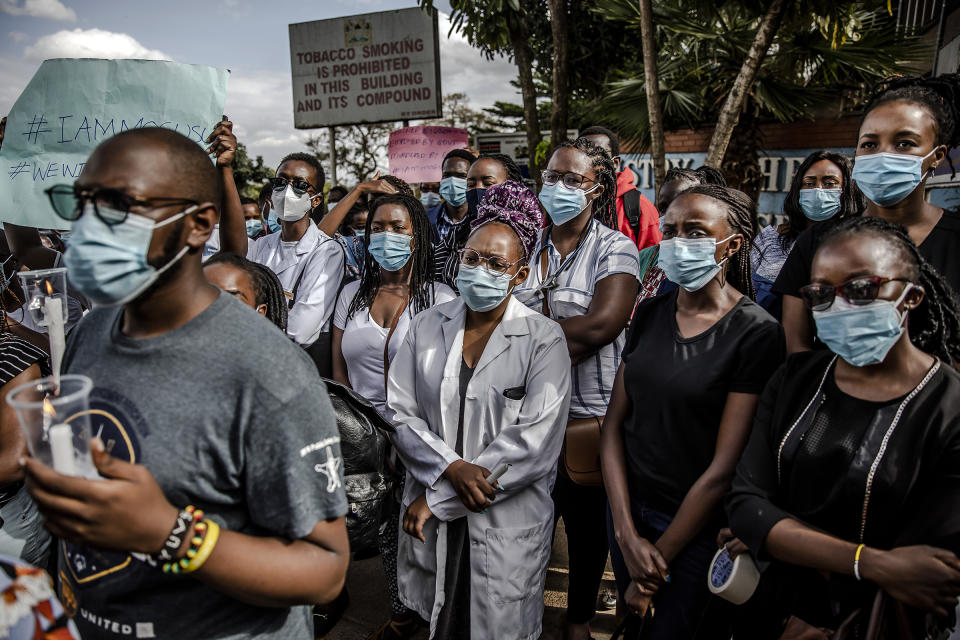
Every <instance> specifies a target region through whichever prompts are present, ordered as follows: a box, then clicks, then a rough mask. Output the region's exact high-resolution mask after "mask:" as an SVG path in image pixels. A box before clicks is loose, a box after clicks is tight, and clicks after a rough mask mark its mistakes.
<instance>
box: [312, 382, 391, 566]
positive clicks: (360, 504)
mask: <svg viewBox="0 0 960 640" xmlns="http://www.w3.org/2000/svg"><path fill="white" fill-rule="evenodd" d="M324 383H326V385H327V392H328V393H329V395H330V403H331V404H332V405H333V411H334V414H335V415H336V416H337V430H338V431H339V432H340V452H341V454H342V455H343V476H344V478H343V488H344V490H345V491H346V493H347V502H349V503H350V507H349V511H348V512H347V534H348V536H349V537H350V551H351V552H352V555H353V558H354V559H355V560H363V559H364V558H371V557H373V556H376V555H377V554H378V553H379V549H378V545H377V540H378V538H379V537H380V534H381V533H382V532H383V531H385V530H386V527H388V526H393V527H396V526H397V523H396V522H392V521H391V518H390V513H391V506H392V501H393V500H394V496H393V490H394V487H395V486H396V484H397V477H396V475H395V474H394V472H393V471H391V470H390V468H389V466H388V465H387V451H388V450H389V442H388V440H387V434H388V433H393V431H394V429H393V425H392V424H390V423H389V422H387V420H386V419H385V418H384V417H383V416H381V415H380V412H379V411H377V409H376V408H375V407H374V406H373V405H372V404H370V403H369V402H367V401H366V400H365V399H364V398H363V397H361V396H360V395H359V394H357V393H356V392H354V391H353V390H352V389H349V388H347V387H346V386H344V385H342V384H340V383H339V382H335V381H333V380H327V379H324Z"/></svg>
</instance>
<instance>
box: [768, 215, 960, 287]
mask: <svg viewBox="0 0 960 640" xmlns="http://www.w3.org/2000/svg"><path fill="white" fill-rule="evenodd" d="M831 226H832V225H830V224H818V225H813V226H812V227H811V228H809V229H807V230H806V231H804V232H803V233H801V234H800V236H799V237H798V238H797V243H796V244H795V245H794V246H793V250H792V251H790V255H789V256H788V257H787V261H786V262H785V263H784V264H783V269H781V270H780V275H779V276H777V281H776V282H775V283H774V285H773V291H774V293H778V294H780V295H787V296H794V297H797V298H799V297H800V287H803V286H805V285H808V284H810V268H811V267H812V266H813V256H814V254H815V253H816V252H817V249H819V248H820V242H821V241H822V240H823V237H824V235H825V234H826V232H827V231H829V230H830V228H831ZM918 249H919V250H920V255H922V256H923V257H924V259H925V260H926V261H927V262H929V263H930V264H931V265H932V266H933V268H934V269H936V270H937V271H938V272H939V273H940V275H941V276H943V277H944V279H945V280H946V281H947V282H948V283H950V286H951V287H953V289H954V291H960V258H958V256H957V251H958V250H960V212H958V211H956V210H949V209H944V210H943V215H942V216H941V217H940V221H939V222H937V224H936V225H935V226H934V227H933V229H931V230H930V234H929V235H928V236H927V237H926V239H924V241H923V242H922V243H920V246H919V247H918Z"/></svg>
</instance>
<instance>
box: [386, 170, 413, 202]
mask: <svg viewBox="0 0 960 640" xmlns="http://www.w3.org/2000/svg"><path fill="white" fill-rule="evenodd" d="M380 179H381V180H386V181H387V182H388V183H390V185H392V186H393V188H395V189H396V190H397V192H398V193H402V194H404V195H407V196H410V197H413V189H411V188H410V185H409V184H407V182H406V181H405V180H402V179H401V178H398V177H397V176H394V175H389V174H387V175H385V176H380Z"/></svg>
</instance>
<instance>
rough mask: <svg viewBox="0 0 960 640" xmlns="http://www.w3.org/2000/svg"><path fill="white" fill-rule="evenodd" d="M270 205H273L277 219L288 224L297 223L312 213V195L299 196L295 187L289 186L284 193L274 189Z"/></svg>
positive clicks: (303, 194)
mask: <svg viewBox="0 0 960 640" xmlns="http://www.w3.org/2000/svg"><path fill="white" fill-rule="evenodd" d="M270 203H271V204H272V205H273V211H274V212H275V213H276V214H277V217H278V218H280V219H281V220H284V221H286V222H296V221H297V220H300V219H302V218H303V216H305V215H307V214H308V213H310V208H311V207H310V194H309V193H306V192H304V193H302V194H301V195H297V194H296V192H295V191H294V190H293V187H292V186H290V185H289V184H288V185H287V187H286V188H285V189H283V190H282V191H281V190H280V189H274V190H273V195H272V196H271V197H270Z"/></svg>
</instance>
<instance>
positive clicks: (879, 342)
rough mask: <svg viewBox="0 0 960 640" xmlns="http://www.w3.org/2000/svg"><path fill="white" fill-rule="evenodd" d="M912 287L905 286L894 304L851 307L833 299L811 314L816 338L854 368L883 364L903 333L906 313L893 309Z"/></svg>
mask: <svg viewBox="0 0 960 640" xmlns="http://www.w3.org/2000/svg"><path fill="white" fill-rule="evenodd" d="M913 287H914V285H913V284H907V286H906V287H904V289H903V293H901V294H900V297H899V298H897V299H896V301H891V300H880V299H877V300H874V301H873V302H870V303H869V304H862V305H855V304H851V303H849V302H847V301H846V300H844V299H843V298H841V297H840V296H837V298H836V299H835V300H834V301H833V304H831V305H830V307H829V308H828V309H826V310H825V311H814V312H813V321H814V323H815V324H816V325H817V337H818V338H820V340H821V341H822V342H823V343H824V344H825V345H827V346H828V347H829V348H830V350H831V351H833V352H834V353H835V354H837V355H838V356H840V357H841V358H843V359H844V360H846V361H847V362H849V363H850V364H852V365H853V366H855V367H865V366H867V365H871V364H878V363H880V362H883V359H884V358H886V357H887V353H888V352H889V351H890V349H892V348H893V345H895V344H896V343H897V340H899V339H900V336H901V335H902V334H903V321H904V320H905V319H906V317H907V314H906V313H901V312H900V310H899V309H898V308H897V307H899V306H900V303H901V302H903V300H904V298H906V297H907V294H908V293H909V292H910V290H911V289H913Z"/></svg>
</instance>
